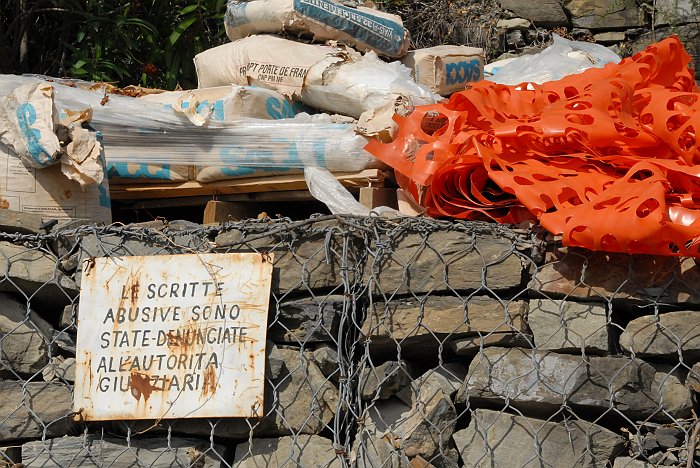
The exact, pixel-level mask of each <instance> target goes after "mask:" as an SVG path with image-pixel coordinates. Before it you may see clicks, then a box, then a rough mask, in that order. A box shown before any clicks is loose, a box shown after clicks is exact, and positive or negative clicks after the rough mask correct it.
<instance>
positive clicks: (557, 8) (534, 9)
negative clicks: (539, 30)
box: [501, 0, 567, 28]
mask: <svg viewBox="0 0 700 468" xmlns="http://www.w3.org/2000/svg"><path fill="white" fill-rule="evenodd" d="M501 6H502V7H503V8H504V9H506V10H510V11H512V12H513V13H515V14H516V15H517V16H519V17H521V18H527V19H528V20H530V21H532V22H533V23H535V25H537V26H542V27H548V28H549V27H555V26H563V25H565V24H566V23H567V19H566V14H565V13H564V9H563V8H562V6H561V2H560V1H559V0H541V1H538V2H530V1H527V0H501Z"/></svg>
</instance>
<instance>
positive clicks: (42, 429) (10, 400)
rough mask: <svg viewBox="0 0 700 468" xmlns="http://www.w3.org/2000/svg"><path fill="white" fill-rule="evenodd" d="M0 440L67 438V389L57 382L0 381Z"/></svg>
mask: <svg viewBox="0 0 700 468" xmlns="http://www.w3.org/2000/svg"><path fill="white" fill-rule="evenodd" d="M0 395H2V398H0V421H2V424H0V441H9V440H17V439H32V438H40V437H42V436H43V435H44V433H46V436H47V437H60V436H64V435H68V434H70V433H71V432H72V430H73V423H72V421H71V419H70V415H71V411H72V409H71V389H70V387H69V386H67V385H63V384H61V383H54V382H51V383H45V382H19V381H14V380H0Z"/></svg>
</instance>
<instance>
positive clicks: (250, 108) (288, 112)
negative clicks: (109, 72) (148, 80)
mask: <svg viewBox="0 0 700 468" xmlns="http://www.w3.org/2000/svg"><path fill="white" fill-rule="evenodd" d="M139 99H142V100H144V101H149V102H159V103H161V104H163V105H165V106H169V107H170V108H172V109H175V110H176V111H178V112H182V113H184V114H185V115H187V117H188V118H189V119H190V120H191V121H192V122H193V123H194V124H196V125H203V124H204V123H206V122H207V121H208V120H209V119H213V120H217V121H219V122H225V121H230V120H237V119H240V118H253V119H272V120H277V119H287V118H291V117H294V116H295V115H297V114H300V113H302V112H307V111H308V109H305V108H304V106H302V105H301V104H300V103H298V102H294V101H292V100H290V99H287V98H285V97H284V96H282V95H281V94H280V93H278V92H276V91H273V90H271V89H265V88H258V87H255V86H236V85H231V86H217V87H215V88H203V89H192V90H186V91H167V92H164V93H159V94H149V95H146V96H143V97H141V98H139Z"/></svg>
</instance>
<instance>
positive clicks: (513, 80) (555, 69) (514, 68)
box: [485, 34, 620, 85]
mask: <svg viewBox="0 0 700 468" xmlns="http://www.w3.org/2000/svg"><path fill="white" fill-rule="evenodd" d="M552 36H553V38H554V43H553V44H552V45H551V46H549V47H547V48H546V49H544V50H543V51H542V52H540V53H537V54H533V55H522V56H520V57H517V58H513V59H507V60H505V61H504V62H505V63H504V64H503V65H499V62H494V63H493V64H489V65H488V66H487V69H488V71H489V73H487V74H486V77H485V78H486V79H487V80H489V81H493V82H494V83H499V84H506V85H516V84H519V83H524V82H526V81H527V82H531V83H537V84H542V83H545V82H547V81H555V80H559V79H561V78H564V77H565V76H567V75H573V74H576V73H581V72H582V71H584V70H588V69H589V68H601V67H604V66H605V65H607V64H608V63H619V62H620V57H618V56H617V54H615V52H613V51H611V50H610V49H608V48H607V47H604V46H602V45H600V44H593V43H590V42H582V41H570V40H568V39H565V38H563V37H560V36H558V35H556V34H552Z"/></svg>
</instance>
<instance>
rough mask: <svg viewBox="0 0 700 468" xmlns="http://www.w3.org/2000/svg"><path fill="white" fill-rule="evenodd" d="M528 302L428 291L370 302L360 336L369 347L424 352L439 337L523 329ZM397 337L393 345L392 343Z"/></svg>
mask: <svg viewBox="0 0 700 468" xmlns="http://www.w3.org/2000/svg"><path fill="white" fill-rule="evenodd" d="M526 313H527V303H525V302H524V301H513V302H508V303H505V305H504V303H503V302H500V301H497V300H495V299H491V298H489V297H480V296H473V297H471V298H469V299H468V300H466V299H465V300H462V299H460V298H458V297H442V296H428V297H426V298H425V300H424V302H423V305H422V306H421V303H419V302H418V301H414V300H408V301H392V302H388V303H387V302H379V301H376V302H373V303H372V305H371V307H370V309H369V310H368V313H367V317H366V319H365V322H364V324H363V325H362V335H363V336H362V339H364V340H369V342H370V349H371V350H377V351H396V349H397V346H398V345H400V347H401V352H402V354H404V353H406V356H407V357H417V358H423V357H424V356H425V354H426V353H435V352H437V349H438V347H439V345H440V341H442V340H447V342H448V343H451V342H452V341H456V340H459V339H461V338H464V337H478V336H480V335H481V336H483V335H488V334H496V333H509V334H513V335H517V334H518V333H519V332H521V331H523V330H524V329H525V315H526ZM397 343H398V345H397Z"/></svg>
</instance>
